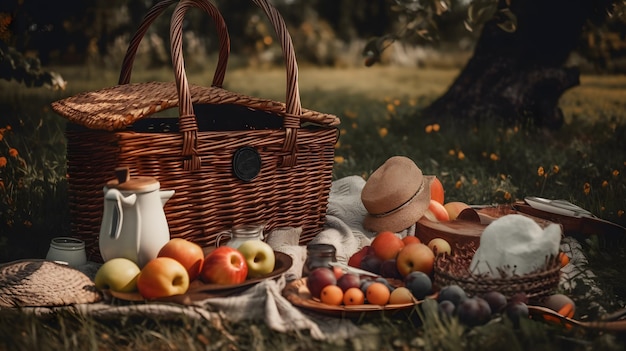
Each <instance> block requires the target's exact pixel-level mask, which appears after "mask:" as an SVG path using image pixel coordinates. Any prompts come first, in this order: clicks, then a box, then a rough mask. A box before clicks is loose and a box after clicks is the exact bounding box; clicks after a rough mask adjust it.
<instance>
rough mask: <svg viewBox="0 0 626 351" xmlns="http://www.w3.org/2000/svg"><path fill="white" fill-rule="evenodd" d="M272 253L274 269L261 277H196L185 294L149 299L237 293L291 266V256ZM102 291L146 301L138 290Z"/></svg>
mask: <svg viewBox="0 0 626 351" xmlns="http://www.w3.org/2000/svg"><path fill="white" fill-rule="evenodd" d="M274 255H275V256H276V263H275V265H274V270H273V271H272V272H271V273H269V274H267V275H265V276H263V277H259V278H254V279H246V281H244V282H243V283H241V284H234V285H221V284H205V283H203V282H202V281H201V280H199V279H196V280H194V281H193V282H191V284H190V285H189V289H187V292H186V293H185V294H182V295H175V296H168V297H162V298H157V299H153V300H150V301H161V302H175V303H180V304H184V305H188V304H191V303H193V302H194V301H198V300H204V299H207V298H210V297H224V296H229V295H233V294H236V293H239V292H241V291H243V290H246V289H248V288H249V287H251V286H253V285H255V284H258V283H260V282H262V281H264V280H266V279H274V278H278V277H279V276H280V275H281V274H283V273H285V272H286V271H287V270H288V269H289V268H291V265H292V264H293V260H292V259H291V256H289V255H287V254H285V253H282V252H278V251H274ZM104 293H105V295H109V296H111V297H115V298H117V299H121V300H126V301H136V302H138V301H147V300H146V299H145V298H144V297H142V296H141V295H140V294H139V293H138V292H133V293H122V292H115V291H110V290H106V291H104Z"/></svg>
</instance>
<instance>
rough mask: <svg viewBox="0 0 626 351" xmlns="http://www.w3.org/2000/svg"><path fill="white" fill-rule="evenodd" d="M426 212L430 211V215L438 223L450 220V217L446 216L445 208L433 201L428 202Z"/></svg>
mask: <svg viewBox="0 0 626 351" xmlns="http://www.w3.org/2000/svg"><path fill="white" fill-rule="evenodd" d="M428 211H430V213H432V214H433V215H434V216H435V218H436V219H437V220H438V221H439V222H446V221H449V220H450V215H448V211H446V208H445V207H444V206H443V205H442V204H440V203H439V202H437V201H435V200H430V204H429V205H428V210H427V212H428ZM427 218H428V217H427ZM428 219H430V218H428Z"/></svg>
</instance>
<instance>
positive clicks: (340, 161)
mask: <svg viewBox="0 0 626 351" xmlns="http://www.w3.org/2000/svg"><path fill="white" fill-rule="evenodd" d="M344 162H345V159H344V158H343V156H335V163H337V164H342V163H344Z"/></svg>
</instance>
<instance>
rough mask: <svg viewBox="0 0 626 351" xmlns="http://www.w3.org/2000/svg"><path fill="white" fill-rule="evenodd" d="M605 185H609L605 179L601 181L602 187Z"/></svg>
mask: <svg viewBox="0 0 626 351" xmlns="http://www.w3.org/2000/svg"><path fill="white" fill-rule="evenodd" d="M607 186H609V182H607V181H606V180H604V181H602V187H603V188H606V187H607Z"/></svg>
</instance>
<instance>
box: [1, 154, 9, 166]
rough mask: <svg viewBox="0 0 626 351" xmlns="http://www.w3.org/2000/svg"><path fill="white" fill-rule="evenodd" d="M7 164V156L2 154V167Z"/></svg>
mask: <svg viewBox="0 0 626 351" xmlns="http://www.w3.org/2000/svg"><path fill="white" fill-rule="evenodd" d="M6 165H7V158H6V157H4V156H2V157H0V167H5V166H6Z"/></svg>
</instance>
